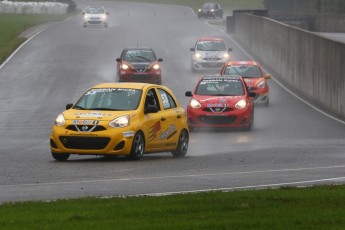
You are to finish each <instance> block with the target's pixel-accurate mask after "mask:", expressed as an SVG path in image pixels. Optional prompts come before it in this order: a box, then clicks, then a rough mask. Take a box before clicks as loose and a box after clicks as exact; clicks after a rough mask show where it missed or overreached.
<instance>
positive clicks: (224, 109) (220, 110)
mask: <svg viewBox="0 0 345 230" xmlns="http://www.w3.org/2000/svg"><path fill="white" fill-rule="evenodd" d="M202 111H205V112H212V113H224V112H229V111H233V109H232V108H229V107H207V108H203V109H202Z"/></svg>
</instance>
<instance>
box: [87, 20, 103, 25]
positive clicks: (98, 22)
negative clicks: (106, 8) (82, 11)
mask: <svg viewBox="0 0 345 230" xmlns="http://www.w3.org/2000/svg"><path fill="white" fill-rule="evenodd" d="M88 23H89V24H95V25H96V24H101V23H102V21H88Z"/></svg>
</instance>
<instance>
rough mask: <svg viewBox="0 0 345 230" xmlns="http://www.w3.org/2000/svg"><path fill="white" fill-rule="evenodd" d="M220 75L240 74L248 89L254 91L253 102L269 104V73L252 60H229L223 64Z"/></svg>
mask: <svg viewBox="0 0 345 230" xmlns="http://www.w3.org/2000/svg"><path fill="white" fill-rule="evenodd" d="M220 74H221V75H236V76H238V75H239V76H242V77H243V78H244V80H245V81H246V83H247V86H248V88H249V90H250V91H253V92H255V93H256V97H255V98H254V103H256V104H258V103H261V104H265V105H267V106H268V105H269V95H268V92H269V87H268V83H267V81H266V80H267V79H270V78H271V75H269V74H265V73H264V71H263V70H262V68H261V66H260V65H259V64H258V63H256V62H254V61H230V62H227V63H225V64H224V66H223V68H222V70H221V72H220Z"/></svg>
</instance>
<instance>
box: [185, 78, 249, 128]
mask: <svg viewBox="0 0 345 230" xmlns="http://www.w3.org/2000/svg"><path fill="white" fill-rule="evenodd" d="M185 95H186V96H187V97H191V100H190V102H189V104H188V106H187V121H188V127H189V129H190V130H194V129H196V128H242V129H244V130H247V131H250V130H251V129H252V127H253V125H254V105H253V99H252V97H255V93H254V92H250V91H248V88H247V86H246V83H245V81H244V79H243V78H242V77H241V76H220V75H206V76H203V77H202V78H201V79H200V80H199V82H198V83H197V85H196V87H195V89H194V92H191V91H187V92H186V93H185Z"/></svg>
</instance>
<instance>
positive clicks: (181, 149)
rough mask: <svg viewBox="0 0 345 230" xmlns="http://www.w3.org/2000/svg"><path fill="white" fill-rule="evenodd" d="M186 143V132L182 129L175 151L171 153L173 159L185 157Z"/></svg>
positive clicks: (187, 135) (187, 138) (187, 140)
mask: <svg viewBox="0 0 345 230" xmlns="http://www.w3.org/2000/svg"><path fill="white" fill-rule="evenodd" d="M188 142H189V134H188V131H187V130H186V129H183V130H182V131H181V133H180V137H179V139H178V144H177V148H176V150H175V151H172V152H171V153H172V155H173V156H174V157H183V156H185V155H186V153H187V150H188Z"/></svg>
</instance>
